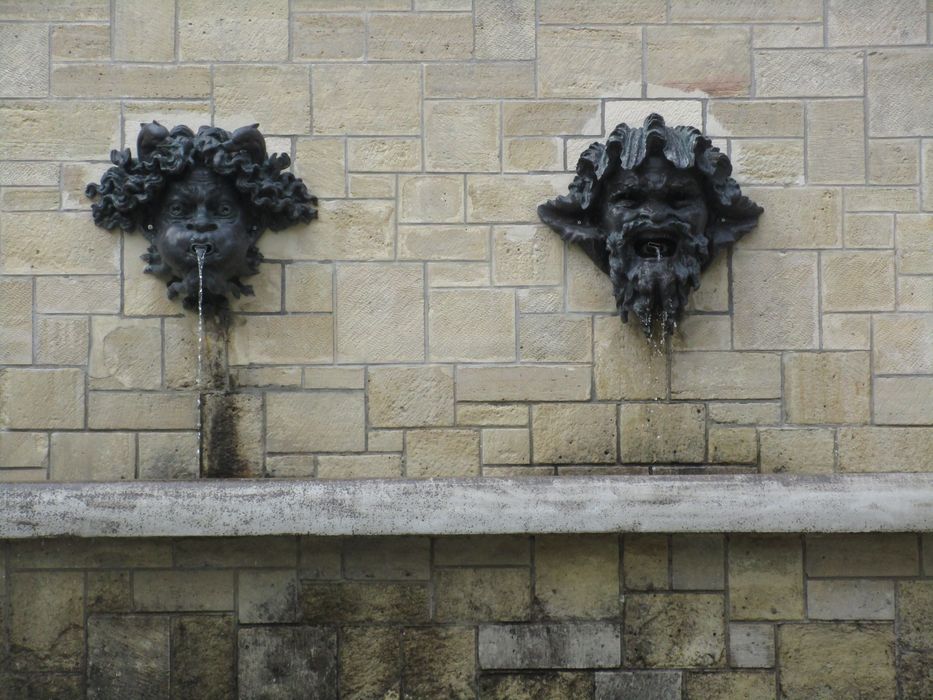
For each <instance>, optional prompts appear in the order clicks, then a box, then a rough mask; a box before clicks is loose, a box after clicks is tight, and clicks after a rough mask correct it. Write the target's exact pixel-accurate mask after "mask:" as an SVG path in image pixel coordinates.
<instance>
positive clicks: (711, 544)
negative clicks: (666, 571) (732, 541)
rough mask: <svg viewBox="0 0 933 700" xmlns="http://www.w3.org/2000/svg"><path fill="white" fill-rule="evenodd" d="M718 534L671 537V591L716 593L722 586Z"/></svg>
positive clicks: (720, 540) (722, 576) (721, 562)
mask: <svg viewBox="0 0 933 700" xmlns="http://www.w3.org/2000/svg"><path fill="white" fill-rule="evenodd" d="M723 559H724V549H723V541H722V536H721V535H713V534H700V535H673V536H672V539H671V581H672V583H673V587H674V590H719V589H722V588H723V586H724V573H723Z"/></svg>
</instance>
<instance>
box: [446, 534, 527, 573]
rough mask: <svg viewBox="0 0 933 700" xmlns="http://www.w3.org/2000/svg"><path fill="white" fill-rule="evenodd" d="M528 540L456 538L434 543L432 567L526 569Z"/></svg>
mask: <svg viewBox="0 0 933 700" xmlns="http://www.w3.org/2000/svg"><path fill="white" fill-rule="evenodd" d="M530 552H531V548H530V547H529V540H528V538H527V537H524V536H522V535H457V536H453V537H442V538H438V539H435V541H434V564H435V566H525V565H528V564H530V563H531V553H530Z"/></svg>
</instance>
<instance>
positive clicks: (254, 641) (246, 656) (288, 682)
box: [237, 626, 337, 700]
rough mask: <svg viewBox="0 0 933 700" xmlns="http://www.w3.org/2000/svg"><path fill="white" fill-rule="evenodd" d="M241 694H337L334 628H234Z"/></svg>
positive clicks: (326, 696) (290, 695)
mask: <svg viewBox="0 0 933 700" xmlns="http://www.w3.org/2000/svg"><path fill="white" fill-rule="evenodd" d="M237 646H238V654H237V657H238V661H239V664H238V671H237V681H238V689H239V693H240V696H241V697H244V696H245V697H255V698H270V699H271V698H282V699H283V700H284V699H285V698H292V697H301V696H302V695H310V696H311V697H314V698H322V700H323V699H324V698H336V697H337V633H336V632H335V631H334V630H333V629H331V628H327V627H308V626H298V627H247V628H241V629H240V630H239V632H238V634H237Z"/></svg>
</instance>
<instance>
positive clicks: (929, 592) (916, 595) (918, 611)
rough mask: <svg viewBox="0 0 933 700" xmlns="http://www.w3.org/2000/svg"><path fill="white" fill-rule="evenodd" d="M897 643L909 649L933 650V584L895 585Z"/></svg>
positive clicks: (913, 582) (915, 582) (906, 583)
mask: <svg viewBox="0 0 933 700" xmlns="http://www.w3.org/2000/svg"><path fill="white" fill-rule="evenodd" d="M897 596H898V608H897V629H898V641H899V642H900V643H901V645H903V646H904V647H908V648H911V649H918V650H919V649H922V650H927V651H929V650H931V649H933V624H931V623H933V582H930V581H901V582H899V583H898V584H897Z"/></svg>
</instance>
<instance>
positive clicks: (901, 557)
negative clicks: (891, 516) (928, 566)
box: [807, 533, 920, 577]
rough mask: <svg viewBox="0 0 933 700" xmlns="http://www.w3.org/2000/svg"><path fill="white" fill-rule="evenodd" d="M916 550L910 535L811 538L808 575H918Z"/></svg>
mask: <svg viewBox="0 0 933 700" xmlns="http://www.w3.org/2000/svg"><path fill="white" fill-rule="evenodd" d="M917 549H918V542H917V536H916V535H914V534H909V533H903V534H901V533H898V534H880V533H853V534H847V535H808V536H807V575H808V576H810V577H826V576H831V577H854V576H886V577H891V576H916V575H917V574H918V573H919V566H920V563H919V559H918V552H917Z"/></svg>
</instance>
